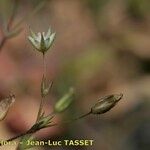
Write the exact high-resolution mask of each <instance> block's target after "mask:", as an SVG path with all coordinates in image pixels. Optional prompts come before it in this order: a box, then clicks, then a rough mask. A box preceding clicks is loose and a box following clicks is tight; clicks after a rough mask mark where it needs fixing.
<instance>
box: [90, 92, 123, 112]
mask: <svg viewBox="0 0 150 150" xmlns="http://www.w3.org/2000/svg"><path fill="white" fill-rule="evenodd" d="M122 97H123V94H114V95H109V96H105V97H102V98H101V99H100V100H99V101H98V102H97V103H96V104H95V105H94V106H93V107H92V108H91V113H92V114H103V113H105V112H107V111H109V110H110V109H111V108H113V107H114V106H115V105H116V104H117V102H118V101H120V100H121V99H122Z"/></svg>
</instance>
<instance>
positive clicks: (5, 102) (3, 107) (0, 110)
mask: <svg viewBox="0 0 150 150" xmlns="http://www.w3.org/2000/svg"><path fill="white" fill-rule="evenodd" d="M14 102H15V96H14V95H12V94H11V95H9V96H8V97H6V98H5V99H2V100H1V101H0V121H1V120H3V119H4V118H5V117H6V115H7V112H8V110H9V108H10V106H11V105H12V103H14Z"/></svg>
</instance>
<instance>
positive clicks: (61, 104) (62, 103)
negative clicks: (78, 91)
mask: <svg viewBox="0 0 150 150" xmlns="http://www.w3.org/2000/svg"><path fill="white" fill-rule="evenodd" d="M73 95H74V89H73V88H70V90H69V92H68V93H67V94H65V95H64V96H63V97H62V98H61V99H60V100H59V101H58V102H57V103H56V104H55V107H54V111H55V112H57V113H60V112H63V111H65V110H66V109H67V108H68V107H69V106H70V104H71V103H72V101H73Z"/></svg>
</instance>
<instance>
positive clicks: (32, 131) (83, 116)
mask: <svg viewBox="0 0 150 150" xmlns="http://www.w3.org/2000/svg"><path fill="white" fill-rule="evenodd" d="M90 114H91V111H90V112H88V113H86V114H83V115H81V116H79V117H76V118H74V119H71V120H68V121H65V122H62V123H61V124H59V123H54V124H51V125H48V126H45V127H41V128H37V129H36V130H32V128H31V129H29V130H28V131H26V132H24V133H21V134H19V135H17V136H15V137H12V138H10V139H8V140H6V142H9V141H13V140H16V139H18V138H21V137H23V136H25V135H28V134H33V133H36V132H38V131H39V130H41V129H45V128H50V127H54V126H58V125H62V124H69V123H73V122H74V121H77V120H79V119H82V118H85V117H87V116H88V115H90ZM0 146H2V144H0Z"/></svg>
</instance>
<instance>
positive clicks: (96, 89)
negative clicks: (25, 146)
mask: <svg viewBox="0 0 150 150" xmlns="http://www.w3.org/2000/svg"><path fill="white" fill-rule="evenodd" d="M13 9H14V10H13ZM12 14H14V15H12ZM11 16H12V17H11ZM10 18H11V21H10ZM20 20H21V21H20ZM8 22H10V23H9V25H10V26H9V30H10V31H13V28H15V27H16V26H17V28H19V29H21V32H20V33H19V34H17V35H15V36H14V37H12V38H9V39H8V38H7V39H6V40H3V39H4V33H5V29H6V28H5V27H6V25H7V24H8ZM29 27H30V28H31V29H32V30H33V31H35V32H43V31H44V32H47V30H48V28H49V27H51V28H52V30H53V31H54V32H56V40H55V43H54V45H53V46H52V48H51V50H50V51H49V52H48V54H47V56H46V61H47V78H48V79H49V80H53V81H54V86H53V88H52V92H51V94H50V95H49V97H48V98H47V101H46V104H45V111H46V112H52V109H53V105H54V104H55V102H56V101H57V99H59V98H60V97H61V96H62V95H63V94H64V93H65V92H66V91H68V89H69V87H72V86H73V87H75V89H76V96H75V102H74V103H73V105H72V106H71V108H70V109H68V111H66V112H65V113H64V114H61V115H58V117H56V118H55V122H60V123H61V121H62V120H67V119H69V118H73V117H75V116H78V115H80V114H83V113H85V112H88V111H89V109H90V107H91V106H92V105H93V104H94V103H95V102H97V100H98V99H99V98H100V97H101V96H105V95H109V94H114V93H123V94H124V97H123V99H122V101H120V102H119V103H118V105H117V106H116V107H115V108H114V109H113V110H111V111H110V112H108V113H106V114H104V115H101V116H97V115H95V116H89V117H87V118H86V119H83V120H80V121H78V122H75V123H73V124H70V125H65V126H63V125H62V126H59V127H54V128H51V129H48V130H42V131H40V132H38V134H37V137H38V138H39V139H52V140H63V139H94V145H93V146H92V147H64V148H62V147H61V148H60V147H52V148H50V147H41V148H40V147H39V148H35V149H40V150H41V149H43V150H44V149H45V150H49V149H54V150H59V149H65V150H67V149H71V150H74V149H78V150H80V149H85V150H149V149H150V100H149V99H150V1H149V0H82V1H81V0H47V1H44V0H43V1H40V0H19V1H16V0H1V1H0V44H1V45H0V97H1V98H3V97H5V96H6V95H8V94H9V93H14V94H15V95H16V102H15V104H14V105H13V106H12V108H11V110H10V111H9V114H8V116H7V117H6V119H5V120H4V121H3V122H1V123H0V138H1V139H7V138H8V137H11V136H14V135H16V134H18V133H20V132H24V131H26V130H27V129H28V128H29V127H30V126H31V125H32V124H33V123H34V121H35V118H36V115H37V111H38V107H39V102H40V83H41V79H42V56H41V54H40V53H39V52H37V51H35V50H34V49H33V47H32V46H31V44H30V43H29V41H28V39H27V37H28V35H29V34H30V33H29ZM19 31H20V30H19ZM0 149H1V150H4V149H5V150H6V149H7V147H1V148H0ZM8 149H11V150H13V149H15V147H13V146H11V147H8Z"/></svg>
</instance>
